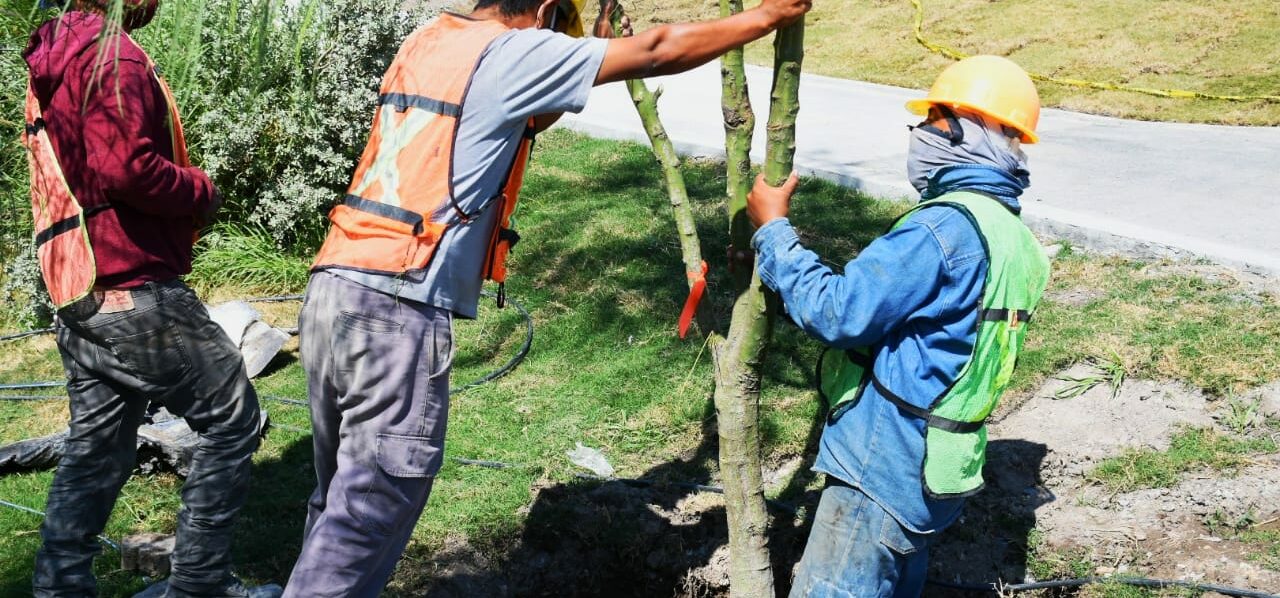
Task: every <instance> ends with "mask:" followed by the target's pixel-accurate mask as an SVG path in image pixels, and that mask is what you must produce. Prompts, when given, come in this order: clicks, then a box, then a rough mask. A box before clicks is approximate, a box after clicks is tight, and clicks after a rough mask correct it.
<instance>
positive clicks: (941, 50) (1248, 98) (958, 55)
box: [910, 0, 1280, 102]
mask: <svg viewBox="0 0 1280 598" xmlns="http://www.w3.org/2000/svg"><path fill="white" fill-rule="evenodd" d="M910 1H911V5H912V6H914V7H915V8H916V18H915V26H914V30H915V35H916V41H917V42H920V45H922V46H924V47H925V48H927V49H928V50H929V51H930V52H933V53H934V54H938V55H941V56H946V57H947V58H950V59H951V60H963V59H965V58H968V57H969V55H968V54H965V53H964V52H961V51H959V50H957V49H955V48H951V47H947V46H944V45H941V44H936V43H934V42H932V41H929V40H928V39H926V38H925V36H924V6H923V5H921V0H910ZM1027 74H1028V75H1031V78H1032V79H1035V80H1036V81H1044V82H1048V83H1057V84H1058V85H1069V86H1071V87H1083V88H1089V89H1105V90H1108V91H1131V92H1134V93H1144V94H1147V95H1150V96H1157V97H1162V98H1179V99H1201V100H1225V101H1228V102H1255V101H1264V102H1280V95H1222V94H1215V93H1204V92H1199V91H1186V90H1182V89H1154V88H1150V87H1132V86H1129V85H1119V84H1116V83H1099V82H1097V81H1085V80H1083V79H1068V78H1065V77H1053V76H1050V75H1043V74H1040V73H1033V72H1028V73H1027Z"/></svg>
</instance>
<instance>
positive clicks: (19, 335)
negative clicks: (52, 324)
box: [0, 328, 53, 343]
mask: <svg viewBox="0 0 1280 598" xmlns="http://www.w3.org/2000/svg"><path fill="white" fill-rule="evenodd" d="M51 332H53V328H37V329H35V330H28V331H26V332H19V333H17V334H6V335H4V336H0V343H3V342H5V341H16V340H18V339H20V338H27V337H28V336H36V335H40V334H49V333H51Z"/></svg>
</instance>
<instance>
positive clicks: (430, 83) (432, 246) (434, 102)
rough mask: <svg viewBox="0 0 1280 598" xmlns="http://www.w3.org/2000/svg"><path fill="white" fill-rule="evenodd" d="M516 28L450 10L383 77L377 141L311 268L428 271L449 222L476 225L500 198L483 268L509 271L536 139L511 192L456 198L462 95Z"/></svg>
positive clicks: (501, 273) (490, 272)
mask: <svg viewBox="0 0 1280 598" xmlns="http://www.w3.org/2000/svg"><path fill="white" fill-rule="evenodd" d="M508 30H509V29H508V28H507V27H506V26H505V25H503V24H501V23H498V22H496V21H488V20H483V21H476V20H472V19H469V18H466V17H463V16H459V15H455V14H451V13H442V14H441V15H440V16H438V17H436V18H435V19H433V20H432V21H431V22H429V23H427V24H426V25H424V26H422V27H421V28H419V29H418V30H417V31H415V32H414V33H413V34H412V35H410V36H409V38H408V39H406V40H405V42H404V44H403V45H402V46H401V47H400V51H399V53H397V54H396V58H395V60H394V61H392V63H391V66H390V67H389V68H388V69H387V72H386V74H385V75H384V76H383V79H382V88H381V90H380V92H379V98H378V108H377V110H376V111H375V113H374V118H373V127H372V131H371V132H370V135H369V142H368V144H367V145H366V146H365V149H364V153H363V154H362V155H361V157H360V163H359V165H358V166H357V167H356V171H355V174H354V176H353V177H352V181H351V186H350V187H349V188H348V190H347V195H346V198H345V200H344V201H343V202H342V203H340V204H339V205H337V206H335V207H334V208H333V210H331V211H330V212H329V220H330V223H331V226H330V227H329V233H328V236H327V237H326V238H325V242H324V245H322V246H321V247H320V251H319V253H318V254H317V255H316V259H315V261H314V262H313V263H312V269H317V268H324V267H342V268H350V269H355V270H361V271H365V272H377V273H387V274H401V273H404V272H407V271H410V270H420V269H423V268H425V267H426V266H427V264H428V263H429V262H430V261H431V258H432V257H433V256H434V254H435V251H436V248H437V247H438V246H439V244H440V239H441V237H442V236H443V235H444V232H445V230H446V229H447V228H448V226H450V225H451V224H453V223H456V222H469V221H471V220H472V219H474V218H476V217H477V216H479V215H480V214H481V213H482V212H484V211H485V210H487V209H492V207H493V204H494V203H495V202H496V203H498V204H500V205H499V206H497V208H496V209H499V210H500V211H501V212H500V214H499V218H498V219H497V220H498V223H497V224H496V226H495V230H494V231H493V233H492V236H491V239H490V243H489V245H490V246H489V250H488V255H487V256H486V260H485V262H484V263H485V271H484V275H485V277H486V278H489V279H491V280H496V281H499V282H501V281H503V280H504V279H505V278H506V266H505V260H506V254H507V251H509V250H510V247H511V245H513V244H514V242H515V239H517V238H518V237H517V236H516V235H515V234H514V232H512V231H511V230H510V225H511V222H510V220H511V213H512V212H513V211H514V210H515V204H516V200H517V196H518V192H519V190H520V183H521V182H522V181H523V178H524V170H525V165H526V163H527V161H528V158H529V152H530V147H531V139H530V138H529V137H528V136H525V137H524V138H522V139H521V141H520V147H519V148H518V149H517V151H516V155H515V158H514V163H513V164H512V165H511V166H510V168H509V170H508V175H507V181H506V184H505V185H504V187H503V189H502V190H501V191H502V192H501V193H500V194H499V195H498V196H496V197H494V198H492V199H491V200H490V201H487V202H485V203H484V205H482V206H479V207H478V208H476V209H475V210H474V211H472V212H466V211H464V210H463V209H462V207H461V206H460V205H458V202H457V200H456V198H455V197H454V190H453V159H454V143H455V140H456V139H457V136H458V126H459V123H460V122H461V119H462V113H463V110H464V108H463V106H462V101H463V99H464V98H465V97H466V94H467V90H468V89H469V87H470V85H471V79H472V77H473V76H474V75H475V71H476V68H477V67H478V66H479V62H480V57H481V56H482V55H483V54H484V51H485V50H486V49H487V48H488V47H489V44H491V43H492V42H493V40H495V39H497V38H498V36H500V35H502V34H503V33H505V32H507V31H508ZM530 124H532V122H531V123H530Z"/></svg>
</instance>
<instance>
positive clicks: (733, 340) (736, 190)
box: [712, 0, 774, 598]
mask: <svg viewBox="0 0 1280 598" xmlns="http://www.w3.org/2000/svg"><path fill="white" fill-rule="evenodd" d="M741 10H742V2H741V0H721V2H720V14H721V15H722V16H728V15H730V14H733V13H735V12H739V11H741ZM742 61H743V58H742V49H741V48H739V49H737V50H734V51H732V52H730V53H728V54H726V55H725V56H724V57H723V58H722V59H721V77H722V81H723V96H722V98H721V108H722V110H723V113H724V127H725V162H726V170H727V182H726V186H727V189H726V191H727V195H728V205H727V207H728V215H729V235H730V237H729V238H730V244H731V247H730V250H731V252H733V254H735V255H731V257H730V263H731V264H734V265H736V266H737V267H736V268H735V272H734V276H733V281H734V291H735V292H736V293H737V299H736V301H735V302H734V305H733V319H732V320H731V321H730V323H729V332H728V336H727V337H725V338H723V339H721V338H712V356H713V358H714V363H715V376H716V388H715V395H714V396H715V405H716V418H717V422H718V424H719V433H720V481H721V483H722V484H723V485H724V500H725V511H726V514H727V515H728V519H729V593H730V595H731V596H734V597H740V598H760V597H769V596H773V595H774V589H773V568H772V565H771V563H770V561H769V535H768V531H769V513H768V511H767V510H766V509H765V500H764V480H763V479H762V476H761V472H760V364H761V360H762V358H763V356H764V349H765V346H766V345H768V342H769V336H770V334H771V332H772V328H773V322H772V318H771V317H770V315H769V314H770V311H769V302H768V301H767V300H766V297H765V294H764V293H763V287H762V286H761V284H760V277H759V275H758V274H757V273H756V272H755V271H754V268H752V270H750V271H748V270H747V269H746V268H745V267H743V266H742V264H743V263H744V262H745V261H744V260H739V259H737V257H736V254H737V253H738V252H743V251H748V250H749V249H750V245H751V233H752V230H751V223H750V222H749V221H748V220H747V212H746V207H747V193H748V192H750V190H751V183H752V180H751V133H752V130H753V129H754V128H755V115H754V113H753V112H752V110H751V100H750V99H749V98H748V96H747V78H746V73H745V72H744V69H743V65H742Z"/></svg>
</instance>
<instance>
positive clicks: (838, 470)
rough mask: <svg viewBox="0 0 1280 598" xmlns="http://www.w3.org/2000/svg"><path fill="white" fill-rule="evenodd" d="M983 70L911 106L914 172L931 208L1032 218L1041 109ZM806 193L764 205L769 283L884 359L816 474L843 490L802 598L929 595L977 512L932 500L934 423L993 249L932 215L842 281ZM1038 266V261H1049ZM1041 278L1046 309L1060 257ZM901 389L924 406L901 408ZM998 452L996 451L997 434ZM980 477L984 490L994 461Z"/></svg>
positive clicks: (782, 195)
mask: <svg viewBox="0 0 1280 598" xmlns="http://www.w3.org/2000/svg"><path fill="white" fill-rule="evenodd" d="M980 58H983V59H984V61H983V64H978V65H976V66H975V65H974V64H973V63H966V62H960V63H957V64H956V65H953V66H952V67H951V69H948V71H947V72H944V73H943V75H942V76H940V77H939V79H938V82H937V83H935V85H934V87H933V89H932V90H931V94H930V96H929V98H928V99H926V100H920V101H916V102H913V103H912V104H911V105H909V108H912V109H913V110H915V111H924V112H925V113H926V118H925V121H924V122H922V123H920V124H919V125H917V126H915V127H912V130H911V135H910V137H911V140H910V149H909V155H908V164H907V170H908V175H909V177H910V180H911V183H912V185H913V186H914V187H915V188H916V189H917V190H919V191H920V193H921V197H922V199H923V200H931V199H934V198H940V197H953V196H955V195H954V194H956V193H957V192H967V193H966V194H965V195H966V197H969V198H970V201H978V202H984V201H985V202H998V204H999V205H1000V206H1002V207H1003V208H1004V210H1007V211H1008V212H1009V213H1012V214H1014V215H1016V214H1018V213H1019V211H1020V205H1019V203H1018V197H1019V195H1021V194H1022V192H1023V190H1024V189H1025V188H1026V187H1027V186H1028V185H1029V184H1030V180H1029V172H1028V170H1027V163H1026V157H1025V155H1024V154H1023V152H1022V151H1021V149H1020V143H1022V142H1034V141H1035V140H1036V137H1035V124H1036V120H1037V119H1038V115H1039V98H1038V96H1037V95H1036V91H1035V87H1034V85H1033V84H1032V83H1031V80H1030V79H1029V78H1027V75H1026V74H1025V73H1024V72H1023V71H1022V70H1021V69H1020V68H1019V67H1017V66H1016V65H1014V64H1013V63H1012V62H1009V61H1007V60H1004V59H998V61H1003V62H996V61H992V60H991V59H993V58H995V57H980ZM969 60H973V59H969ZM958 67H959V70H960V71H961V72H959V73H956V72H953V69H957V68H958ZM1011 81H1012V82H1011ZM796 184H797V181H796V178H795V176H794V175H793V176H792V177H791V179H790V180H789V181H787V182H786V183H785V184H784V185H783V186H782V187H780V188H774V187H770V186H769V185H767V184H765V183H764V181H763V179H762V178H761V179H757V181H756V184H755V187H754V189H753V191H752V193H751V196H750V199H749V203H748V213H749V216H750V217H751V220H752V222H753V223H754V224H755V225H756V226H758V227H759V230H757V231H756V233H755V236H754V238H753V239H752V245H753V248H754V249H755V251H756V255H757V259H758V268H759V272H760V277H761V279H762V280H763V282H764V284H765V285H767V286H768V287H769V288H770V289H773V290H774V291H776V292H777V293H778V294H779V295H780V296H781V298H782V300H783V303H784V305H785V307H786V310H787V313H788V314H789V315H790V317H791V319H792V320H794V321H795V323H796V324H797V325H798V326H799V327H800V328H802V329H803V330H804V331H805V332H807V333H808V334H810V335H811V336H813V337H814V338H817V339H818V340H820V341H822V342H823V343H824V344H826V345H828V346H830V347H832V348H834V349H837V350H845V349H852V348H854V347H865V348H869V351H867V356H866V358H865V359H866V360H867V361H866V365H867V366H868V368H867V371H868V373H872V372H873V373H874V374H873V376H872V379H874V380H875V381H876V384H863V385H862V386H863V387H864V388H859V389H858V390H859V399H858V400H857V401H856V402H850V403H849V404H846V405H842V406H841V407H840V408H839V409H838V410H837V412H839V413H838V417H835V415H837V412H833V413H832V416H831V417H829V419H828V423H827V426H826V428H825V430H824V432H823V434H822V438H821V442H820V448H819V453H818V458H817V461H816V463H815V465H814V469H815V470H816V471H820V472H822V473H825V474H826V476H827V487H826V488H825V489H824V491H823V494H822V498H821V501H820V503H819V506H818V510H817V512H816V514H815V519H814V523H813V529H812V531H811V533H810V536H809V540H808V544H807V545H806V547H805V552H804V556H803V558H802V559H801V563H800V567H799V569H798V571H797V573H796V577H795V579H794V581H793V587H792V591H791V596H792V598H795V597H797V596H808V597H826V596H841V597H846V596H856V597H865V596H919V595H920V593H921V591H922V588H923V586H924V582H925V576H926V565H927V558H928V550H927V548H928V545H929V543H930V540H931V539H932V538H934V537H936V535H937V533H938V532H940V531H941V530H943V529H945V528H946V527H947V526H948V525H950V524H951V523H952V522H954V521H955V520H956V519H957V518H958V517H959V515H960V511H961V507H962V506H963V504H964V500H965V499H964V497H963V496H962V495H953V496H935V495H933V494H932V493H931V492H929V491H928V489H927V488H926V487H925V486H926V484H925V482H924V476H922V463H923V462H924V460H925V457H926V454H925V453H926V451H925V448H926V443H925V431H926V419H925V418H926V417H929V415H928V413H922V411H923V410H927V409H929V408H930V404H929V403H930V400H931V399H933V398H934V397H939V396H940V395H942V394H945V393H946V392H947V391H948V389H949V388H951V387H952V385H954V384H955V383H956V380H957V377H958V376H960V375H961V373H962V370H965V369H966V368H965V366H966V363H967V362H968V361H969V360H970V359H971V356H972V355H973V351H974V347H975V342H976V341H977V336H978V329H979V325H980V318H982V317H983V313H984V310H983V309H981V307H982V299H983V297H984V287H985V286H986V285H985V282H986V278H987V275H988V266H989V263H988V261H989V258H988V251H987V248H986V247H985V246H984V245H985V241H984V236H983V235H982V233H981V232H980V231H979V229H978V226H977V221H975V220H973V219H972V218H971V216H970V215H969V214H968V213H967V211H966V210H964V209H955V208H954V206H950V205H928V206H925V207H923V208H918V209H916V210H914V211H913V212H911V213H910V214H909V215H908V216H907V217H905V218H904V219H903V220H902V221H900V222H899V223H898V224H897V226H896V227H895V228H893V229H892V230H891V231H890V232H888V233H887V234H885V235H884V236H882V237H880V238H879V239H877V240H875V241H874V242H872V243H871V244H870V245H868V246H867V247H866V249H864V250H863V251H862V252H861V254H859V255H858V256H857V258H856V259H854V260H852V261H850V262H848V263H847V264H846V265H845V267H844V271H843V273H837V272H833V271H832V270H831V268H828V267H827V266H825V265H823V263H822V262H821V261H820V259H819V257H818V256H817V255H816V254H815V253H813V252H812V251H809V250H807V249H805V247H804V246H803V245H802V244H801V243H800V239H799V237H798V236H797V234H796V231H795V229H794V228H792V226H791V223H790V222H789V221H788V220H787V218H786V215H787V210H788V206H789V202H790V197H791V194H792V192H793V191H794V190H795V187H796ZM975 194H976V195H975ZM979 196H980V197H979ZM975 197H977V199H976V200H975V199H973V198H975ZM992 205H995V204H992ZM1012 219H1013V220H1015V221H1017V222H1018V224H1017V226H1021V223H1020V221H1018V219H1017V218H1016V216H1015V217H1013V218H1012ZM1027 235H1028V236H1029V235H1030V233H1029V232H1028V233H1027ZM1031 238H1032V239H1034V238H1033V237H1031ZM1034 247H1035V248H1036V249H1037V250H1039V249H1040V247H1039V245H1038V244H1036V245H1034ZM993 251H994V248H993ZM1038 254H1039V255H1038V257H1036V258H1034V259H1032V260H1031V261H1032V262H1035V261H1036V260H1044V258H1043V252H1042V251H1039V252H1038ZM993 255H994V253H993ZM1033 265H1035V264H1034V263H1033ZM1040 278H1041V279H1038V280H1034V281H1030V282H1029V283H1028V284H1027V285H1025V286H1026V287H1028V288H1032V287H1034V286H1036V285H1037V284H1038V285H1039V289H1038V291H1037V290H1036V289H1034V288H1032V289H1031V290H1032V291H1035V298H1036V300H1038V297H1039V293H1040V292H1042V291H1043V288H1044V281H1043V278H1047V260H1046V261H1045V262H1044V273H1043V275H1042V276H1040ZM1032 308H1033V306H1032ZM1014 317H1015V319H1016V316H1014ZM1017 324H1018V323H1017V322H1016V321H1015V322H1014V323H1013V325H1014V326H1015V327H1016V326H1017ZM829 353H835V354H837V355H838V354H839V352H838V351H831V352H829ZM975 359H976V357H975ZM1011 367H1012V366H1011V365H1010V368H1011ZM888 389H892V390H891V391H889V392H891V393H892V394H894V395H896V397H895V398H898V397H900V398H902V399H901V400H904V401H905V402H906V403H910V404H911V405H899V404H897V403H895V402H893V401H891V400H889V398H887V397H886V396H884V395H885V392H883V391H885V390H888ZM992 405H994V399H993V400H992ZM982 417H985V413H984V414H982ZM979 419H981V418H979ZM979 425H980V424H979ZM982 441H983V445H982V446H983V447H985V433H984V434H983V436H982ZM930 446H932V445H930ZM976 468H977V470H978V472H979V473H978V478H979V483H980V470H981V460H980V458H979V462H978V463H977V466H976ZM975 491H976V490H975Z"/></svg>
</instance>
